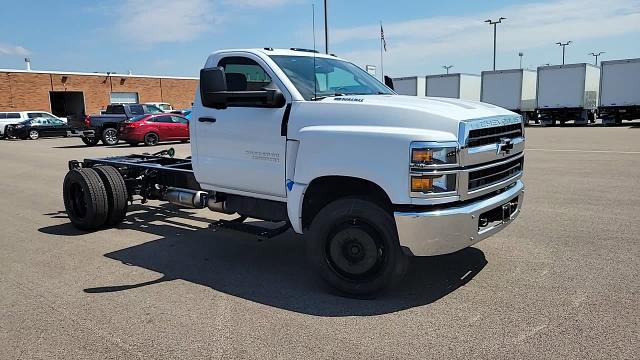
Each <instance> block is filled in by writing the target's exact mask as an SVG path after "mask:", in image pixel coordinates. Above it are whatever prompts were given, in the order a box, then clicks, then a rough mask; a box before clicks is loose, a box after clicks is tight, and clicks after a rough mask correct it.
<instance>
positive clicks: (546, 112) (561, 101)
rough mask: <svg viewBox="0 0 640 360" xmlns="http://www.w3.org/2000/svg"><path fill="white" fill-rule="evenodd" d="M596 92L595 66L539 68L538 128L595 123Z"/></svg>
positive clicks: (597, 85)
mask: <svg viewBox="0 0 640 360" xmlns="http://www.w3.org/2000/svg"><path fill="white" fill-rule="evenodd" d="M599 92H600V68H599V67H596V66H593V65H591V64H584V63H583V64H569V65H554V66H541V67H539V68H538V92H537V95H538V96H537V111H538V118H539V119H540V122H541V123H542V125H555V124H556V123H557V122H559V123H560V125H564V123H565V122H567V121H574V123H576V124H581V125H586V124H587V123H588V122H589V121H591V122H595V117H596V110H597V108H598V94H599Z"/></svg>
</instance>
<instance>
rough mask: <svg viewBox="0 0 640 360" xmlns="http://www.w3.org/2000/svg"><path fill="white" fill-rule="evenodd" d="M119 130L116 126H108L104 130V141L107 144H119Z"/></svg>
mask: <svg viewBox="0 0 640 360" xmlns="http://www.w3.org/2000/svg"><path fill="white" fill-rule="evenodd" d="M119 140H120V139H119V138H118V130H116V129H114V128H106V129H104V130H103V131H102V143H103V144H105V145H116V144H118V141H119Z"/></svg>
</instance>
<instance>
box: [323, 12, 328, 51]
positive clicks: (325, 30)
mask: <svg viewBox="0 0 640 360" xmlns="http://www.w3.org/2000/svg"><path fill="white" fill-rule="evenodd" d="M327 1H328V0H324V51H325V52H326V53H327V54H328V53H329V22H328V20H327V12H328V10H327Z"/></svg>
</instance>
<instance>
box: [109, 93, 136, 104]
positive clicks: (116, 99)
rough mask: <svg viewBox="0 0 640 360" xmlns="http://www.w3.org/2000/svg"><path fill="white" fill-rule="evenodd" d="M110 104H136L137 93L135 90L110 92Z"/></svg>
mask: <svg viewBox="0 0 640 360" xmlns="http://www.w3.org/2000/svg"><path fill="white" fill-rule="evenodd" d="M111 103H112V104H137V103H138V93H136V92H112V93H111Z"/></svg>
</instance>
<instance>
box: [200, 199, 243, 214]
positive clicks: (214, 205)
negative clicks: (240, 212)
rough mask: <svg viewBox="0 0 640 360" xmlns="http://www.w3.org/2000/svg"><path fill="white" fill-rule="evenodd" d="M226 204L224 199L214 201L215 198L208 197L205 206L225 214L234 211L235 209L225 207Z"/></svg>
mask: <svg viewBox="0 0 640 360" xmlns="http://www.w3.org/2000/svg"><path fill="white" fill-rule="evenodd" d="M226 206H227V203H226V202H225V201H218V202H216V199H214V198H209V201H207V207H208V208H209V210H211V211H215V212H219V213H223V214H227V215H231V214H235V213H236V212H235V211H232V210H229V209H227V207H226Z"/></svg>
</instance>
